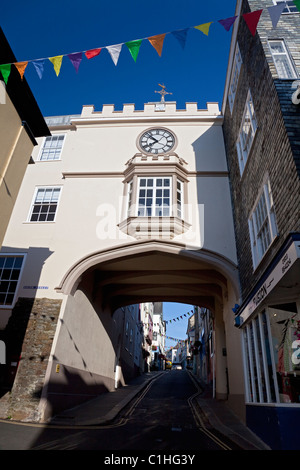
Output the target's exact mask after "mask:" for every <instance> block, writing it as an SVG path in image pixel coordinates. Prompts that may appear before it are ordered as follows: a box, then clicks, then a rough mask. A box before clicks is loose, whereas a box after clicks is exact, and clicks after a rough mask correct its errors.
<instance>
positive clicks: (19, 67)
mask: <svg viewBox="0 0 300 470" xmlns="http://www.w3.org/2000/svg"><path fill="white" fill-rule="evenodd" d="M14 65H15V67H16V69H17V70H18V72H19V74H20V77H21V80H23V76H24V72H25V69H26V67H27V65H28V62H16V63H15V64H14Z"/></svg>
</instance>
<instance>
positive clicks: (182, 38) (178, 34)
mask: <svg viewBox="0 0 300 470" xmlns="http://www.w3.org/2000/svg"><path fill="white" fill-rule="evenodd" d="M188 30H189V28H186V29H180V30H178V31H172V34H173V36H175V38H176V39H177V40H178V42H179V44H180V45H181V47H182V49H184V46H185V43H186V38H187V33H188Z"/></svg>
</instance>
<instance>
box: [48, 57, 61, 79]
mask: <svg viewBox="0 0 300 470" xmlns="http://www.w3.org/2000/svg"><path fill="white" fill-rule="evenodd" d="M62 59H63V56H62V55H57V56H55V57H49V60H50V62H52V64H53V67H54V70H55V73H56V75H57V77H58V75H59V72H60V68H61V63H62Z"/></svg>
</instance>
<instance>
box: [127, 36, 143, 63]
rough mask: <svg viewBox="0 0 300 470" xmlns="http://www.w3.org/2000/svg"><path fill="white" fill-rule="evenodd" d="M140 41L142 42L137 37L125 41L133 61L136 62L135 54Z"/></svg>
mask: <svg viewBox="0 0 300 470" xmlns="http://www.w3.org/2000/svg"><path fill="white" fill-rule="evenodd" d="M141 43H142V39H137V40H136V41H129V42H126V43H125V44H126V46H127V47H128V49H129V51H130V54H131V55H132V58H133V60H134V61H135V62H136V59H137V56H138V53H139V50H140V47H141Z"/></svg>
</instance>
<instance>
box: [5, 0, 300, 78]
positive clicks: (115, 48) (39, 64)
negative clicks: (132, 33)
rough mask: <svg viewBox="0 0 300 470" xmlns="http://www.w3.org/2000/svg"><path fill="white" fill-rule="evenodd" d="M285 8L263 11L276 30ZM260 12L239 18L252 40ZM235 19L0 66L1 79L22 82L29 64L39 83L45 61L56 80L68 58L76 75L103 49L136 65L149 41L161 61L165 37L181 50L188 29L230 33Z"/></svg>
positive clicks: (297, 3) (299, 0) (299, 2)
mask: <svg viewBox="0 0 300 470" xmlns="http://www.w3.org/2000/svg"><path fill="white" fill-rule="evenodd" d="M293 3H294V5H295V6H296V8H297V9H298V10H299V12H300V0H294V1H293ZM284 8H285V2H280V3H278V4H277V5H274V6H271V7H267V9H266V10H267V11H268V14H269V16H270V19H271V22H272V26H273V28H276V26H277V24H278V21H279V20H280V16H281V14H282V12H283V10H284ZM262 12H263V9H260V10H256V11H253V12H250V13H245V14H242V15H241V16H242V17H243V20H244V21H245V23H246V24H247V27H248V29H249V31H250V33H251V34H252V36H254V35H255V33H256V30H257V26H258V23H259V20H260V18H261V15H262ZM237 18H239V16H231V17H229V18H225V19H220V20H217V21H210V22H207V23H203V24H199V25H197V26H191V27H189V28H185V29H181V30H175V31H171V32H169V33H163V34H158V35H155V36H149V37H146V38H142V39H136V40H134V41H127V42H124V43H120V44H114V45H110V46H103V47H97V48H94V49H89V50H86V51H81V52H73V53H70V54H60V55H57V56H54V57H45V58H41V59H31V60H26V61H22V62H12V63H8V64H0V72H1V75H2V78H3V80H4V82H5V83H6V84H7V82H8V79H9V76H10V73H11V70H12V67H11V66H12V65H13V66H14V67H15V68H16V69H17V70H18V72H19V74H20V77H21V80H23V78H24V74H25V70H27V66H28V64H31V65H32V66H33V67H34V69H35V70H36V73H37V75H38V77H39V78H40V79H41V78H42V77H43V73H44V66H45V63H46V61H50V62H51V63H52V65H53V69H54V72H55V74H56V76H57V77H58V76H59V74H60V71H61V66H62V62H63V59H64V58H65V57H68V59H69V60H70V61H71V63H72V65H73V67H74V69H75V71H76V72H78V70H79V66H80V64H81V62H82V59H83V57H84V56H85V57H86V59H88V60H91V59H93V58H95V57H97V56H99V54H100V53H101V51H102V49H106V50H107V51H108V53H109V54H110V56H111V59H112V61H113V63H114V64H115V65H117V64H118V61H119V57H120V54H121V50H122V47H123V45H126V47H127V49H128V50H129V52H130V54H131V56H132V58H133V60H134V62H136V61H137V58H138V55H139V51H140V47H141V44H142V42H143V41H145V40H147V41H149V43H150V44H151V45H152V46H153V48H154V49H155V50H156V52H157V54H158V55H159V56H160V57H161V55H162V50H163V45H164V41H165V38H166V35H168V34H171V35H172V36H173V37H174V38H176V40H177V41H178V42H179V44H180V46H181V47H182V48H183V49H184V48H185V44H186V40H187V35H188V32H189V31H190V30H191V29H196V30H198V31H200V32H201V33H203V34H204V35H205V36H208V35H209V32H210V28H211V25H212V24H213V23H219V24H220V25H221V26H222V27H223V28H224V29H225V31H230V29H231V28H232V26H233V25H234V23H235V21H236V19H237Z"/></svg>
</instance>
